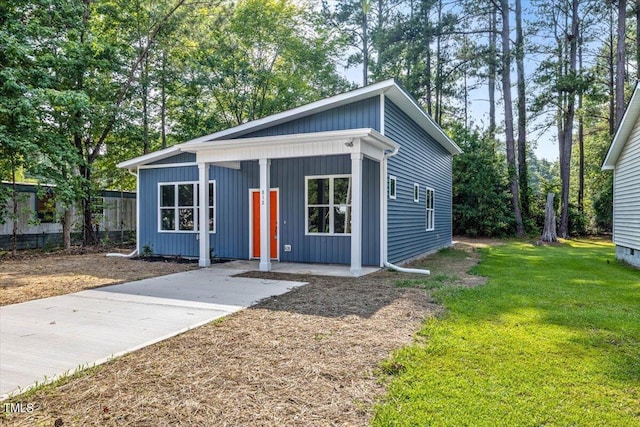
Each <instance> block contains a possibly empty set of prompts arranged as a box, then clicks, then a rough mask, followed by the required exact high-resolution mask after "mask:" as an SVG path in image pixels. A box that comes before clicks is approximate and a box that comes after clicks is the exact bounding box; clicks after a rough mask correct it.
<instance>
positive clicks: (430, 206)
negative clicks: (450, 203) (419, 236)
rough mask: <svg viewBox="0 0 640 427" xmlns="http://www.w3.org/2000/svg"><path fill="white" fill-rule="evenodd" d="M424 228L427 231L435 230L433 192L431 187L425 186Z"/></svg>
mask: <svg viewBox="0 0 640 427" xmlns="http://www.w3.org/2000/svg"><path fill="white" fill-rule="evenodd" d="M425 214H426V215H425V216H426V220H425V229H426V230H427V231H432V230H435V228H436V218H435V192H434V190H433V188H427V189H426V192H425Z"/></svg>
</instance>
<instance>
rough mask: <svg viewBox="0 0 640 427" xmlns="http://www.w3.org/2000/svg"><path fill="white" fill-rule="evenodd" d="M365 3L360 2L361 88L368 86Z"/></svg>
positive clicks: (367, 43)
mask: <svg viewBox="0 0 640 427" xmlns="http://www.w3.org/2000/svg"><path fill="white" fill-rule="evenodd" d="M365 3H366V2H365V1H363V2H362V86H366V85H368V84H369V35H368V34H369V33H368V31H367V30H368V27H369V23H368V22H367V21H368V20H367V18H368V16H367V15H368V14H369V10H368V9H369V8H368V5H367V4H365Z"/></svg>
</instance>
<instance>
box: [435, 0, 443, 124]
mask: <svg viewBox="0 0 640 427" xmlns="http://www.w3.org/2000/svg"><path fill="white" fill-rule="evenodd" d="M437 28H438V32H437V35H436V84H435V91H436V104H435V117H434V120H435V121H436V123H438V124H442V62H443V60H442V0H438V27H437Z"/></svg>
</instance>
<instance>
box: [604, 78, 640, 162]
mask: <svg viewBox="0 0 640 427" xmlns="http://www.w3.org/2000/svg"><path fill="white" fill-rule="evenodd" d="M639 116H640V89H639V88H638V84H637V83H636V87H635V89H634V90H633V95H632V96H631V99H630V100H629V104H628V105H627V109H626V110H625V112H624V115H623V116H622V121H621V122H620V125H619V126H618V130H617V131H616V134H615V136H614V137H613V141H612V142H611V146H610V147H609V151H608V152H607V157H605V159H604V163H603V164H602V170H613V169H615V168H616V163H617V162H618V157H620V153H622V149H623V148H624V145H625V143H626V142H627V140H628V139H629V136H630V135H631V132H632V131H633V128H634V126H635V124H636V122H637V121H638V117H639Z"/></svg>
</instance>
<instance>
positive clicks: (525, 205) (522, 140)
mask: <svg viewBox="0 0 640 427" xmlns="http://www.w3.org/2000/svg"><path fill="white" fill-rule="evenodd" d="M515 12H516V13H515V21H516V45H515V50H516V55H515V57H516V70H517V76H518V77H517V78H518V179H519V186H520V188H519V191H520V204H521V206H522V215H523V216H524V217H525V218H527V217H529V214H530V212H529V196H530V194H529V174H528V168H527V100H526V93H525V74H524V35H523V30H522V0H516V11H515Z"/></svg>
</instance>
